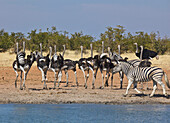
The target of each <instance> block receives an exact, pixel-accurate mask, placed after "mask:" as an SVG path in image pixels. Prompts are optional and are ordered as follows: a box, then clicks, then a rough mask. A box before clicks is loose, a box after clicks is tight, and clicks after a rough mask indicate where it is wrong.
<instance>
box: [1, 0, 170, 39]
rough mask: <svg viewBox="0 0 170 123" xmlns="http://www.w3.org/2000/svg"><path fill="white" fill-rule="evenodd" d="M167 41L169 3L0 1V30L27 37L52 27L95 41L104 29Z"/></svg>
mask: <svg viewBox="0 0 170 123" xmlns="http://www.w3.org/2000/svg"><path fill="white" fill-rule="evenodd" d="M116 25H122V26H124V27H125V29H126V32H131V33H132V34H133V33H135V32H137V31H144V32H148V33H150V32H157V31H159V32H160V34H161V37H164V36H165V35H166V36H168V37H169V38H170V0H0V29H5V31H7V32H23V33H24V34H27V32H30V31H31V30H33V29H38V30H39V29H42V30H43V31H46V29H47V28H51V27H52V26H55V27H56V28H57V30H58V31H60V30H61V31H64V30H66V31H68V32H69V33H74V32H80V31H82V32H83V33H84V34H89V35H92V36H94V37H96V38H98V37H99V36H100V33H103V32H105V31H106V27H108V26H111V27H116Z"/></svg>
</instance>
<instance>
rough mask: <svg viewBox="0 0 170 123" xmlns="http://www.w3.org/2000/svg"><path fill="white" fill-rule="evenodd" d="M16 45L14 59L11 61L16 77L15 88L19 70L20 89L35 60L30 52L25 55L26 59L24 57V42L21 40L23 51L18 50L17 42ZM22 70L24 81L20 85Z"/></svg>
mask: <svg viewBox="0 0 170 123" xmlns="http://www.w3.org/2000/svg"><path fill="white" fill-rule="evenodd" d="M16 45H17V56H16V60H15V61H14V62H13V69H14V71H15V73H16V79H15V88H17V79H18V72H19V71H20V72H21V74H20V79H21V80H20V89H21V90H22V89H23V88H24V89H25V88H26V87H25V80H26V77H27V75H28V72H29V70H30V68H31V66H32V64H33V63H34V61H35V55H34V54H33V53H32V52H31V54H30V55H27V59H25V55H26V54H25V42H23V51H20V52H18V43H17V44H16ZM22 72H23V74H24V82H23V85H22Z"/></svg>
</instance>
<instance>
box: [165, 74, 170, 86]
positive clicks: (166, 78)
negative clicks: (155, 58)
mask: <svg viewBox="0 0 170 123" xmlns="http://www.w3.org/2000/svg"><path fill="white" fill-rule="evenodd" d="M164 75H165V82H166V85H167V86H168V88H170V84H169V80H168V76H167V75H166V73H165V72H164Z"/></svg>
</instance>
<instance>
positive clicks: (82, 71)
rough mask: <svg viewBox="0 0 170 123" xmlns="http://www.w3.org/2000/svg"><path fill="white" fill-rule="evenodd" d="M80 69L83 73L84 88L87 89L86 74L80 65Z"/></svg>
mask: <svg viewBox="0 0 170 123" xmlns="http://www.w3.org/2000/svg"><path fill="white" fill-rule="evenodd" d="M80 69H81V71H82V72H83V75H84V79H85V89H87V80H86V75H85V72H84V69H83V67H82V66H80Z"/></svg>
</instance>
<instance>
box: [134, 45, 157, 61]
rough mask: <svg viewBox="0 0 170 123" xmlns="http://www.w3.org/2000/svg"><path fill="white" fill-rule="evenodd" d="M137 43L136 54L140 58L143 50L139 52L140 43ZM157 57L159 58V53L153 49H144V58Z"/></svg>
mask: <svg viewBox="0 0 170 123" xmlns="http://www.w3.org/2000/svg"><path fill="white" fill-rule="evenodd" d="M134 44H135V45H136V52H135V54H136V56H137V57H138V58H140V55H141V52H138V44H137V43H134ZM154 57H156V59H157V60H158V59H159V56H158V53H156V52H154V51H152V50H148V49H143V53H142V60H143V59H152V58H154Z"/></svg>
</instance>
